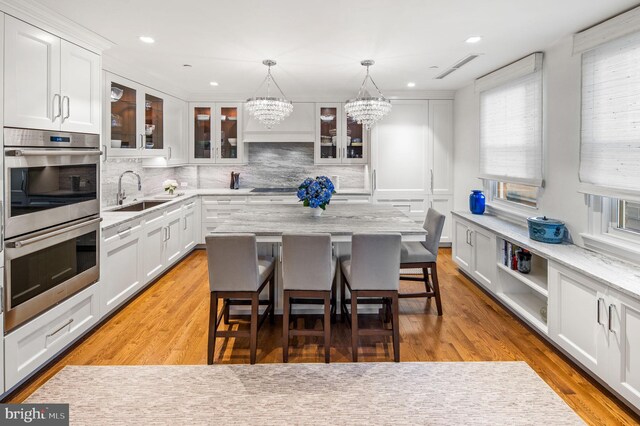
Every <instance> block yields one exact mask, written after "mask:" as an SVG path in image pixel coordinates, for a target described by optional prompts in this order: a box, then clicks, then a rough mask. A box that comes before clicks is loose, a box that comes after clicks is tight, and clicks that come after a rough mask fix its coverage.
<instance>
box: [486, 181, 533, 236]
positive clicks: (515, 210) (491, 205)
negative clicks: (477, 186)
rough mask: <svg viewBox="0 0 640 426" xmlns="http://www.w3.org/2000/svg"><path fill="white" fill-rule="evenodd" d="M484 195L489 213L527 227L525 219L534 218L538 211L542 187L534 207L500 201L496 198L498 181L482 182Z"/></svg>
mask: <svg viewBox="0 0 640 426" xmlns="http://www.w3.org/2000/svg"><path fill="white" fill-rule="evenodd" d="M483 187H484V193H485V196H486V205H487V210H488V212H489V213H492V214H494V215H496V216H500V217H502V218H503V219H506V220H509V221H511V222H514V223H517V224H519V225H522V226H527V218H528V217H531V216H536V215H537V214H538V211H539V210H540V199H541V194H542V191H543V190H544V188H543V187H539V188H538V196H537V197H536V207H532V206H527V205H524V204H520V203H517V202H515V201H508V200H502V199H500V198H497V197H496V193H497V187H498V181H495V180H484V185H483Z"/></svg>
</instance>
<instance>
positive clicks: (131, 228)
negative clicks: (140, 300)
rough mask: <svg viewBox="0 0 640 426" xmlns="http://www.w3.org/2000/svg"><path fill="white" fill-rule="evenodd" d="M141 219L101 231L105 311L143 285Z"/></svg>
mask: <svg viewBox="0 0 640 426" xmlns="http://www.w3.org/2000/svg"><path fill="white" fill-rule="evenodd" d="M142 237H143V233H142V220H141V219H138V220H133V221H131V222H128V223H125V224H123V225H120V226H119V227H117V228H112V229H108V230H106V231H104V232H103V233H102V247H101V258H102V260H101V264H102V268H101V269H102V279H101V287H102V297H101V306H102V315H106V314H107V313H109V312H111V311H112V310H113V309H115V308H117V307H118V306H120V305H122V304H123V303H124V302H125V301H126V300H127V299H129V298H130V297H131V296H132V295H133V294H135V293H136V292H137V291H138V290H139V289H140V288H142V286H143V285H144V281H143V271H142V257H143V253H142Z"/></svg>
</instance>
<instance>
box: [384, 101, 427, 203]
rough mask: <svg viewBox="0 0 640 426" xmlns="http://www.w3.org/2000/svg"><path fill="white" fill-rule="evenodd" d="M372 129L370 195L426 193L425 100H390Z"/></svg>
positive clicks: (423, 195)
mask: <svg viewBox="0 0 640 426" xmlns="http://www.w3.org/2000/svg"><path fill="white" fill-rule="evenodd" d="M392 103H393V108H392V109H391V112H390V113H389V115H388V116H386V117H385V118H384V119H382V120H380V121H379V122H378V123H376V124H375V126H374V127H373V130H372V146H373V189H374V197H375V199H378V198H380V197H382V198H404V199H413V198H425V197H426V196H427V195H428V194H429V176H430V174H429V173H430V164H429V149H428V144H429V141H428V124H429V123H428V120H429V108H428V102H427V101H393V102H392Z"/></svg>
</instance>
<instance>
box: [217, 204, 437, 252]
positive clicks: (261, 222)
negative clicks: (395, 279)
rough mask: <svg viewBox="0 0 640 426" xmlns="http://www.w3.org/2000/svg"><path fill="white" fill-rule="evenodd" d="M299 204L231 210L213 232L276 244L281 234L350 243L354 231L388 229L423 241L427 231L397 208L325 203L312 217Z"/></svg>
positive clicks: (371, 231) (403, 236) (405, 238)
mask: <svg viewBox="0 0 640 426" xmlns="http://www.w3.org/2000/svg"><path fill="white" fill-rule="evenodd" d="M309 210H310V209H309V208H305V207H303V206H301V205H276V204H271V205H266V206H255V207H252V208H251V209H247V210H242V211H238V212H235V213H233V214H231V215H230V216H229V218H228V219H227V220H226V221H225V222H224V223H222V224H221V225H220V226H218V227H217V228H216V229H215V230H214V231H213V233H216V234H218V233H223V234H227V233H251V234H256V237H257V240H258V242H264V243H279V242H281V241H282V234H284V233H317V232H324V233H328V234H331V237H332V240H333V242H335V243H347V242H351V235H352V234H354V233H382V232H391V233H399V234H401V235H402V240H403V241H424V239H425V236H426V234H427V232H426V231H425V230H424V229H423V228H422V226H420V225H419V224H417V223H416V222H414V221H413V220H411V219H410V218H409V217H408V216H407V215H405V214H404V213H402V212H401V211H400V210H398V209H396V208H393V207H390V206H384V205H377V204H336V205H329V206H328V207H327V209H326V210H325V211H324V212H323V213H322V215H321V216H320V217H312V216H311V212H310V211H309Z"/></svg>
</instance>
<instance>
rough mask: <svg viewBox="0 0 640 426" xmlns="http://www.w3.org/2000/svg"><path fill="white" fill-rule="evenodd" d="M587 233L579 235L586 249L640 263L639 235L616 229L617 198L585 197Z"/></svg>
mask: <svg viewBox="0 0 640 426" xmlns="http://www.w3.org/2000/svg"><path fill="white" fill-rule="evenodd" d="M585 199H586V202H587V204H588V207H589V226H588V230H589V231H588V232H586V233H583V234H580V235H581V236H582V239H583V240H584V244H585V246H586V247H587V248H589V249H591V250H595V251H597V252H600V253H604V254H608V255H612V256H615V257H618V258H621V259H624V260H627V261H630V262H634V263H640V260H639V259H640V233H637V232H633V231H626V230H622V229H619V228H618V203H619V199H618V198H609V197H604V196H599V195H587V194H585Z"/></svg>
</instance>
